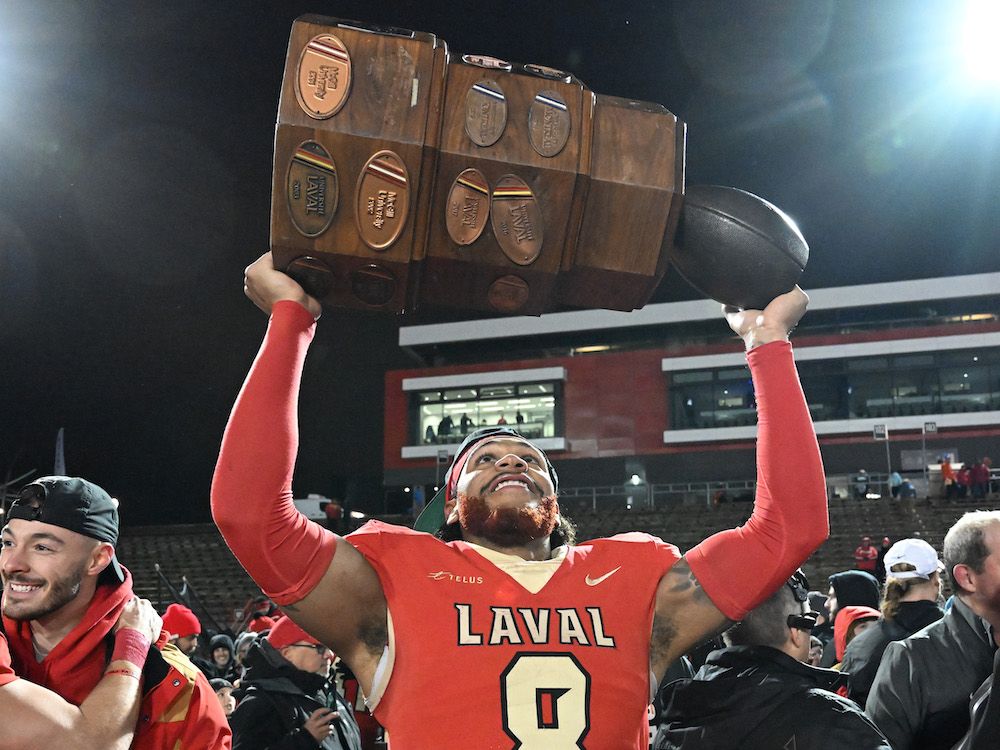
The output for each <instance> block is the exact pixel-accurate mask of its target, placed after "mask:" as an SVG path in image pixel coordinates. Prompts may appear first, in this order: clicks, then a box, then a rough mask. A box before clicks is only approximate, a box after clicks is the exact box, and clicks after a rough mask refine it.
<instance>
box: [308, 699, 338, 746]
mask: <svg viewBox="0 0 1000 750" xmlns="http://www.w3.org/2000/svg"><path fill="white" fill-rule="evenodd" d="M339 718H340V714H339V713H338V712H337V711H334V710H333V709H332V708H317V709H316V710H315V711H313V712H312V713H311V714H309V718H308V719H306V723H305V724H303V725H302V728H303V729H305V730H306V731H307V732H309V734H311V735H312V737H313V739H314V740H316V744H317V745H320V744H322V743H323V741H324V740H325V739H326V738H327V737H329V736H330V735H331V734H333V732H334V729H333V722H335V721H337V720H338V719H339Z"/></svg>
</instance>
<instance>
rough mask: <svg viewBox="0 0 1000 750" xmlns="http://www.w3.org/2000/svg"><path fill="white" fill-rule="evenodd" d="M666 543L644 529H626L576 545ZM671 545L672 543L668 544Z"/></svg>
mask: <svg viewBox="0 0 1000 750" xmlns="http://www.w3.org/2000/svg"><path fill="white" fill-rule="evenodd" d="M617 543H623V544H667V543H666V542H664V541H663V540H662V539H660V537H658V536H653V535H652V534H647V533H646V532H645V531H626V532H623V533H621V534H614V535H612V536H606V537H600V538H598V539H591V540H589V541H586V542H581V543H580V544H579V545H577V546H581V547H582V546H594V545H599V544H617ZM668 546H671V547H672V546H673V545H668Z"/></svg>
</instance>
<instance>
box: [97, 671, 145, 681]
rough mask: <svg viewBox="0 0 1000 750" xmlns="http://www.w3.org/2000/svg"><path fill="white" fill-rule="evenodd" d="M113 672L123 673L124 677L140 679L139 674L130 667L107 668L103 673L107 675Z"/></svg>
mask: <svg viewBox="0 0 1000 750" xmlns="http://www.w3.org/2000/svg"><path fill="white" fill-rule="evenodd" d="M113 674H120V675H125V676H126V677H133V678H135V679H137V680H141V679H142V675H141V674H139V673H136V672H133V671H132V670H131V669H109V670H108V671H107V672H105V673H104V676H105V677H107V676H108V675H113Z"/></svg>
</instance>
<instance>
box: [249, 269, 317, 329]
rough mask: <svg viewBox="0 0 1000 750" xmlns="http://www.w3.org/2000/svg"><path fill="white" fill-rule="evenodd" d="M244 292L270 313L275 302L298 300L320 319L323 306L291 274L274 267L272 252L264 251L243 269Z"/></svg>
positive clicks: (314, 316)
mask: <svg viewBox="0 0 1000 750" xmlns="http://www.w3.org/2000/svg"><path fill="white" fill-rule="evenodd" d="M243 292H244V293H245V294H246V296H247V297H249V298H250V300H251V301H252V302H253V303H254V304H255V305H257V307H259V308H260V309H261V310H263V311H264V312H265V313H267V314H268V315H270V314H271V310H272V308H273V307H274V303H275V302H279V301H281V300H285V299H287V300H292V301H293V302H298V303H299V304H300V305H302V306H303V307H304V308H306V309H307V310H308V311H309V312H310V313H312V316H313V318H315V319H316V320H319V316H320V314H321V313H322V312H323V308H322V307H321V306H320V304H319V301H318V300H317V299H316V298H315V297H310V296H309V295H308V294H306V292H305V290H304V289H303V288H302V287H301V286H300V285H299V283H298V282H297V281H295V279H293V278H292V277H291V276H289V275H287V274H285V273H282V272H281V271H279V270H277V269H276V268H275V267H274V259H273V258H272V257H271V253H269V252H268V253H264V254H263V255H262V256H260V257H259V258H258V259H257V260H255V261H254V262H253V263H251V264H250V265H249V266H247V267H246V269H245V270H244V271H243Z"/></svg>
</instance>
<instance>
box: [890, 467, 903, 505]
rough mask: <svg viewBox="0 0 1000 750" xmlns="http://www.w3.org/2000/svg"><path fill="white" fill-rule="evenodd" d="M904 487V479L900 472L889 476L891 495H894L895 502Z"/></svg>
mask: <svg viewBox="0 0 1000 750" xmlns="http://www.w3.org/2000/svg"><path fill="white" fill-rule="evenodd" d="M902 485H903V477H902V475H900V473H899V472H898V471H894V472H892V474H890V475H889V494H890V495H892V499H893V500H895V499H896V498H898V497H899V488H900V487H901V486H902Z"/></svg>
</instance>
